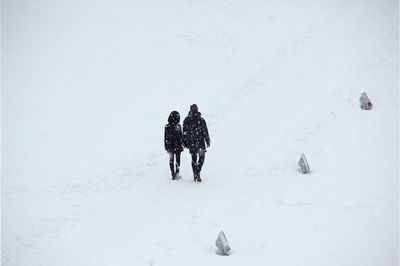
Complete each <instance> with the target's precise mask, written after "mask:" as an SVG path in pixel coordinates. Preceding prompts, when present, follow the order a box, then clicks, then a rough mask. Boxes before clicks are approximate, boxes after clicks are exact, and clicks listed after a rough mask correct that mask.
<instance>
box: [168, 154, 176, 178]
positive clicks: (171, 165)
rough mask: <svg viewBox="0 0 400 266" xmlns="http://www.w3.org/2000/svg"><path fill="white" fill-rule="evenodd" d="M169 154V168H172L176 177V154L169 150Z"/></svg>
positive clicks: (173, 176)
mask: <svg viewBox="0 0 400 266" xmlns="http://www.w3.org/2000/svg"><path fill="white" fill-rule="evenodd" d="M168 155H169V169H171V175H172V178H175V170H174V154H173V153H172V152H168Z"/></svg>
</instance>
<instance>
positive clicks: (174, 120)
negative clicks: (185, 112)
mask: <svg viewBox="0 0 400 266" xmlns="http://www.w3.org/2000/svg"><path fill="white" fill-rule="evenodd" d="M180 120H181V117H180V115H179V113H178V112H177V111H172V112H171V113H170V114H169V117H168V123H169V124H171V125H177V124H179V121H180Z"/></svg>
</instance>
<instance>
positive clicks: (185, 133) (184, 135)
mask: <svg viewBox="0 0 400 266" xmlns="http://www.w3.org/2000/svg"><path fill="white" fill-rule="evenodd" d="M187 134H188V129H187V122H186V119H185V120H183V134H182V140H183V146H184V147H185V148H187V147H188V144H187Z"/></svg>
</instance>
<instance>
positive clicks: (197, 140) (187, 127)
mask: <svg viewBox="0 0 400 266" xmlns="http://www.w3.org/2000/svg"><path fill="white" fill-rule="evenodd" d="M183 141H184V144H185V147H186V148H188V149H189V151H190V153H197V152H199V149H203V150H204V151H206V145H205V144H207V147H208V146H210V136H209V135H208V129H207V124H206V121H205V120H204V118H202V117H201V113H200V112H198V111H190V112H189V114H188V116H187V117H186V118H185V120H184V121H183Z"/></svg>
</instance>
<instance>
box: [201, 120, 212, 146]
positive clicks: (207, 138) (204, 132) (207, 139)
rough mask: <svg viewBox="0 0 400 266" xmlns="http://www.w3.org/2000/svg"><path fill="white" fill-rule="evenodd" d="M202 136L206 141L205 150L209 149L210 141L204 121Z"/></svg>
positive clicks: (204, 121)
mask: <svg viewBox="0 0 400 266" xmlns="http://www.w3.org/2000/svg"><path fill="white" fill-rule="evenodd" d="M203 136H204V139H205V140H206V144H207V148H208V147H210V144H211V140H210V135H209V134H208V128H207V123H206V120H205V119H203Z"/></svg>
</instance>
